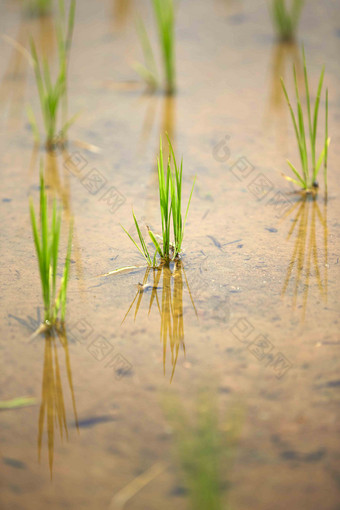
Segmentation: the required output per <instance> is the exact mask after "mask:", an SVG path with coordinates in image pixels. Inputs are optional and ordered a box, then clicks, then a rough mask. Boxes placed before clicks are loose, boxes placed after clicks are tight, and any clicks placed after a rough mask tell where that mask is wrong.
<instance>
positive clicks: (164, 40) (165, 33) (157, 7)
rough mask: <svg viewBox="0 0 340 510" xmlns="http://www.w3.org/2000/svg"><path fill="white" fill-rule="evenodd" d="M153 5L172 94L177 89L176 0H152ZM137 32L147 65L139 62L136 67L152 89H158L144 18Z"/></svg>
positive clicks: (165, 72) (167, 79) (165, 71)
mask: <svg viewBox="0 0 340 510" xmlns="http://www.w3.org/2000/svg"><path fill="white" fill-rule="evenodd" d="M152 6H153V11H154V14H155V18H156V23H157V29H158V37H159V43H160V47H161V54H162V62H163V67H164V76H165V83H166V91H167V93H168V94H172V93H173V92H174V91H175V82H176V77H175V30H174V29H175V6H174V0H152ZM137 32H138V35H139V38H140V41H141V46H142V49H143V54H144V60H145V65H143V64H141V63H137V64H136V65H135V69H136V71H137V72H138V73H139V74H140V75H141V77H142V78H143V79H144V80H145V82H146V83H147V85H148V86H149V87H150V88H151V89H156V88H157V87H158V83H159V79H158V73H157V66H156V61H155V57H154V52H153V50H152V46H151V43H150V39H149V36H148V33H147V31H146V29H145V26H144V24H143V22H142V20H138V23H137Z"/></svg>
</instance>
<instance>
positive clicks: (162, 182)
mask: <svg viewBox="0 0 340 510" xmlns="http://www.w3.org/2000/svg"><path fill="white" fill-rule="evenodd" d="M167 138H168V143H169V153H170V155H169V158H168V161H167V163H166V165H165V162H164V157H163V147H162V138H160V145H159V157H158V158H157V168H158V190H159V205H160V212H161V222H162V236H157V235H156V234H154V233H153V232H152V230H151V229H150V228H149V227H148V233H149V236H150V238H151V241H152V242H153V244H154V246H155V248H156V251H155V253H154V256H153V257H151V255H150V253H149V251H148V249H147V246H146V243H145V240H144V238H143V235H142V233H141V230H140V228H139V225H138V222H137V219H136V217H135V215H134V213H133V219H134V222H135V226H136V230H137V233H138V237H139V240H140V244H141V247H139V246H138V245H137V243H136V242H135V240H134V239H133V238H132V237H131V235H130V234H129V233H128V232H127V230H125V228H124V227H122V228H123V230H124V232H125V233H126V234H127V235H128V236H129V238H130V239H131V241H132V242H133V244H134V245H135V246H136V248H137V249H138V250H139V252H140V253H141V254H142V256H143V257H144V259H145V260H146V262H147V264H148V266H150V267H156V256H157V254H158V255H159V257H160V259H161V261H162V262H170V261H171V260H175V259H177V258H179V255H180V253H181V249H182V242H183V237H184V227H185V223H186V220H187V217H188V212H189V206H190V202H191V198H192V193H193V190H194V186H195V180H194V183H193V185H192V188H191V193H190V196H189V200H188V204H187V208H186V212H185V216H184V220H183V217H182V175H183V160H182V161H181V165H180V167H179V166H178V165H177V162H176V157H175V153H174V150H173V147H172V144H171V141H170V138H169V137H167ZM171 160H173V167H174V168H173V169H172V168H171ZM171 225H172V231H173V236H174V241H173V242H171V241H170V236H171Z"/></svg>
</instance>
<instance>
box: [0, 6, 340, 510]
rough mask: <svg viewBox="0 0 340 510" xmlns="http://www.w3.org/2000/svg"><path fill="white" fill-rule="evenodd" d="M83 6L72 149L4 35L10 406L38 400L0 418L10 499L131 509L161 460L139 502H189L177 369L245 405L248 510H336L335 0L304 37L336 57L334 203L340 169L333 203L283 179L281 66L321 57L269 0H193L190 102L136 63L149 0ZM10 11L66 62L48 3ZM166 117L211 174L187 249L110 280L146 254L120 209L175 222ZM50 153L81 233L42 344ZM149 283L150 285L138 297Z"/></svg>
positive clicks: (54, 179)
mask: <svg viewBox="0 0 340 510" xmlns="http://www.w3.org/2000/svg"><path fill="white" fill-rule="evenodd" d="M78 4H79V5H78V7H77V19H76V28H75V34H74V43H73V47H72V54H71V66H70V73H69V110H70V113H72V114H73V113H75V112H78V111H80V112H81V115H80V117H79V119H78V120H77V122H76V124H75V125H74V126H73V127H72V129H71V131H70V143H69V145H68V147H67V148H66V149H65V150H63V151H61V150H58V151H57V152H56V153H55V154H51V153H50V154H47V153H46V152H45V151H44V150H42V149H41V150H37V149H34V147H33V141H32V133H31V132H30V130H29V127H28V123H27V120H26V116H25V110H24V108H25V105H26V104H27V103H28V102H32V103H33V105H34V107H36V108H37V111H39V110H38V101H37V96H36V89H35V83H34V79H33V73H32V70H31V69H30V66H29V63H28V62H27V60H26V58H25V57H24V56H23V55H22V54H21V53H19V52H18V51H17V50H16V49H14V48H13V45H12V44H11V43H10V42H9V41H8V40H2V42H1V45H0V51H1V63H2V66H1V84H0V102H1V107H2V108H1V110H2V116H1V123H2V136H1V138H0V154H1V156H0V157H1V171H2V188H1V214H2V218H3V221H2V229H1V237H2V238H1V255H2V264H1V280H2V295H1V305H2V306H1V331H2V334H1V341H0V353H1V360H2V363H1V365H2V368H1V382H2V384H1V390H0V400H5V399H10V398H15V397H18V396H24V395H26V396H31V397H35V398H36V403H35V405H32V406H29V407H25V408H22V409H13V410H8V411H1V414H0V420H1V429H0V430H1V432H0V434H1V442H2V445H3V446H2V449H1V457H2V461H1V463H0V471H1V486H2V487H1V495H0V502H1V508H4V509H6V510H7V509H19V508H20V509H31V508H32V507H33V506H34V507H35V508H45V507H46V506H47V505H48V506H49V508H51V509H57V508H84V509H92V508H97V507H100V508H112V509H113V508H119V507H118V506H117V505H116V502H115V500H114V497H115V495H116V494H117V493H119V491H120V490H122V489H123V488H124V487H125V486H126V485H127V484H129V483H130V482H131V481H132V480H133V479H135V477H137V476H138V475H140V474H142V473H144V472H147V470H149V469H150V468H152V467H153V466H156V471H157V466H160V465H161V464H160V463H166V466H167V467H166V468H164V469H160V470H159V473H158V474H157V476H155V477H154V479H152V480H151V481H150V482H149V483H148V484H146V486H145V487H144V488H143V489H142V490H140V491H139V492H137V493H136V495H134V496H132V497H131V499H129V500H128V502H127V504H126V507H125V508H128V509H132V510H134V509H136V510H137V509H144V508H148V509H149V510H152V509H159V508H164V509H167V508H169V509H170V508H173V506H174V505H176V506H177V507H178V508H180V509H182V508H183V509H184V508H187V500H186V493H185V490H184V488H183V487H184V485H183V480H182V477H181V475H180V473H179V471H178V469H177V467H176V463H175V462H174V459H173V456H172V446H173V437H172V433H171V428H170V427H169V424H168V423H167V421H166V419H165V417H164V414H163V412H162V400H163V398H164V396H163V393H164V391H165V390H167V389H168V388H169V387H170V384H171V391H173V392H174V393H175V394H177V395H178V396H179V398H180V399H181V401H182V402H183V404H184V405H185V406H186V407H188V408H191V406H192V401H193V399H194V398H195V395H196V393H197V391H198V390H199V388H200V387H204V386H205V385H206V384H207V383H208V382H209V383H211V382H212V383H213V384H215V385H216V386H217V388H218V401H219V407H220V411H221V413H224V414H225V413H228V409H231V408H232V407H233V406H234V405H235V403H236V404H237V405H241V406H242V408H243V409H244V420H243V424H242V429H241V431H240V438H239V441H238V447H237V454H236V458H235V462H234V465H233V469H232V473H231V476H230V480H229V481H230V483H231V486H230V487H231V488H230V493H229V500H230V504H231V506H232V508H234V509H239V510H242V509H248V508H250V507H252V508H255V509H259V510H260V509H261V510H264V509H267V508H268V509H271V508H275V509H277V510H281V509H282V510H283V509H286V508H292V509H299V510H300V509H303V508H308V509H318V510H320V509H323V510H335V509H337V508H338V505H339V488H340V484H339V480H340V465H339V457H340V449H339V443H338V437H339V425H338V423H339V406H338V403H339V395H338V392H339V385H340V381H339V359H338V356H337V354H338V352H339V345H340V339H339V323H338V321H339V303H338V293H339V280H338V275H339V229H340V223H339V213H340V207H339V177H338V172H337V168H338V166H339V164H340V155H339V150H338V145H339V138H340V137H339V130H338V121H339V118H340V100H339V94H338V89H339V71H340V64H339V59H338V52H339V41H340V39H339V30H340V9H339V6H338V4H337V2H336V1H335V0H334V1H332V0H325V1H324V2H322V4H321V3H320V2H317V1H316V0H311V1H310V2H308V5H307V6H306V8H305V11H304V14H303V18H302V23H301V28H300V32H299V40H301V41H303V42H304V45H305V49H306V54H307V59H308V64H309V69H310V74H311V82H312V83H313V85H314V87H315V86H316V82H317V79H318V75H319V72H320V68H321V65H322V63H325V64H326V83H327V85H328V88H329V95H330V96H329V97H330V118H329V123H330V125H329V132H330V135H331V139H332V140H331V147H330V153H329V174H328V187H329V194H328V201H327V202H325V201H324V196H323V184H322V182H321V189H320V193H319V196H318V197H317V200H313V199H312V198H305V199H302V198H301V197H300V196H299V195H297V194H295V193H293V190H292V188H291V187H290V186H289V184H288V183H287V182H286V181H285V180H284V179H283V178H282V177H281V173H282V172H287V173H288V170H287V168H286V164H285V159H286V158H287V157H288V158H289V159H291V160H292V161H296V159H297V153H296V147H295V140H294V134H293V131H292V129H291V125H290V117H289V112H288V111H287V108H286V105H285V104H284V101H283V99H284V98H283V96H282V94H281V93H280V84H279V80H278V77H279V76H280V75H283V76H284V77H285V79H286V80H287V82H288V84H289V86H291V85H292V83H291V81H290V74H291V73H290V69H291V63H292V62H295V63H296V64H297V70H298V76H299V79H300V80H301V79H302V75H301V71H302V69H301V61H299V51H298V48H296V47H295V46H288V47H287V46H282V45H278V44H277V43H276V42H275V39H274V37H273V34H272V26H271V23H270V20H269V18H268V13H267V7H266V4H265V2H262V1H256V2H255V1H250V0H248V1H242V2H235V1H227V0H225V1H223V0H219V1H217V0H215V1H214V2H211V3H208V2H203V1H198V0H196V1H195V2H194V1H193V0H188V1H187V2H182V3H181V5H180V8H179V16H178V45H177V55H178V59H177V60H178V66H177V75H178V92H177V95H176V96H175V97H164V96H163V95H162V94H156V95H153V96H152V95H150V94H145V93H144V89H143V86H142V84H140V83H139V81H138V79H136V76H135V74H134V71H133V70H132V68H131V64H132V63H133V61H134V60H137V59H139V58H141V56H140V52H139V45H138V40H137V37H136V34H135V28H134V15H135V12H136V9H137V7H138V10H139V11H143V15H144V16H145V17H147V13H148V15H149V16H150V19H149V21H150V26H153V24H152V18H151V13H150V12H149V10H148V9H147V5H148V3H147V2H143V3H139V2H138V3H137V2H133V1H128V0H125V1H124V2H119V1H116V2H113V1H102V2H97V3H94V2H91V1H90V0H82V2H81V3H80V2H78ZM4 5H5V7H2V9H4V10H3V12H4V13H5V15H3V16H1V20H0V28H1V33H2V34H6V35H7V36H8V37H10V38H12V39H14V40H16V41H18V42H20V44H23V45H26V47H28V36H29V34H31V33H32V34H33V35H34V37H35V38H36V39H37V40H40V41H41V44H43V45H44V49H45V51H46V53H47V54H48V55H50V56H51V57H52V56H53V55H54V56H55V52H56V48H55V44H54V42H53V41H54V39H53V33H52V32H51V30H50V25H49V23H50V20H49V18H46V19H45V20H44V23H41V21H40V20H35V19H31V18H27V17H24V16H22V15H21V13H20V5H19V2H9V1H7V2H4ZM144 11H145V14H144ZM39 38H40V39H39ZM322 112H323V110H322ZM321 114H322V113H321ZM165 130H166V131H168V132H169V134H170V135H171V137H172V139H173V140H174V143H175V150H176V152H177V153H178V154H183V156H184V193H185V197H188V195H189V192H190V188H191V185H192V180H193V177H194V176H195V175H196V176H197V181H196V187H195V191H194V195H193V199H192V203H191V208H190V212H189V217H188V223H187V227H186V233H185V239H184V250H185V253H184V257H183V260H182V263H181V264H177V265H176V266H172V267H171V268H164V269H163V270H162V271H156V272H154V271H150V272H149V274H148V273H146V271H145V269H144V268H140V269H138V270H135V271H132V272H130V273H124V274H117V275H111V276H106V277H98V275H101V274H105V273H108V272H110V271H112V270H113V269H115V268H117V267H122V266H126V265H142V264H143V260H142V259H141V258H140V257H139V256H138V253H137V252H136V250H135V249H134V247H133V245H132V243H131V242H130V241H129V239H128V238H127V236H126V235H124V233H123V232H122V230H121V227H120V223H122V224H123V225H124V226H125V227H126V228H127V229H128V230H130V229H132V228H133V221H132V215H131V208H132V207H133V208H134V210H135V213H136V215H137V217H138V218H140V219H141V221H142V222H143V223H145V222H148V224H149V225H150V226H151V227H153V228H156V230H157V225H158V224H159V217H158V214H159V213H158V210H157V207H158V198H157V188H156V185H157V174H156V166H155V159H156V154H157V146H158V139H159V134H160V132H164V131H165ZM90 145H92V146H93V147H90ZM97 148H98V149H100V150H97ZM89 149H91V150H89ZM95 149H96V150H95ZM40 158H43V159H44V161H45V163H46V182H47V184H48V186H49V188H50V192H51V193H52V191H54V192H55V194H56V195H57V196H58V197H59V198H60V200H61V201H62V203H63V207H64V220H65V223H66V224H67V222H68V221H69V220H70V218H71V217H73V218H74V243H73V254H72V266H71V267H72V274H71V281H70V285H69V293H68V317H67V327H66V332H65V334H62V335H60V336H59V337H57V338H55V339H51V338H44V336H43V335H41V336H39V337H36V338H34V339H33V340H30V335H31V334H32V333H33V331H34V330H35V329H36V327H37V325H38V323H39V313H40V314H41V313H42V310H41V292H40V282H39V279H38V268H37V262H36V259H35V253H34V246H33V242H32V236H31V227H30V220H29V214H28V196H29V195H32V196H33V197H34V199H35V200H37V199H38V193H39V190H38V168H39V160H40ZM89 172H92V173H91V175H90V176H89V175H88V174H89ZM93 175H95V176H98V180H96V182H94V180H93V179H91V176H93ZM320 180H321V181H322V179H320ZM99 186H100V189H98V188H99ZM62 241H63V247H65V246H66V243H67V231H66V229H65V231H64V235H63V239H62ZM157 279H159V283H158V288H157V290H156V289H155V288H154V287H155V286H156V285H157ZM155 280H156V283H155ZM139 282H140V283H148V284H149V285H150V286H149V287H147V288H146V289H145V290H144V291H143V292H139V291H138V288H137V284H138V283H139ZM130 306H131V309H130V310H129V308H130ZM127 312H128V313H127ZM126 314H127V315H126ZM61 431H62V437H61ZM39 457H40V459H39Z"/></svg>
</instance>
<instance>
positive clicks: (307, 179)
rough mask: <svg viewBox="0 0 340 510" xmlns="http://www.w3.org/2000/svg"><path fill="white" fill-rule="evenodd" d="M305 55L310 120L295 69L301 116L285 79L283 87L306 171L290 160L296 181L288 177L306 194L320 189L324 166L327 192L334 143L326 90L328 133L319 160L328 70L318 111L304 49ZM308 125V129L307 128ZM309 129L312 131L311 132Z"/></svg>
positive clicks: (319, 86)
mask: <svg viewBox="0 0 340 510" xmlns="http://www.w3.org/2000/svg"><path fill="white" fill-rule="evenodd" d="M302 52H303V66H304V83H305V93H306V103H307V120H306V119H305V117H306V115H305V114H304V112H303V109H302V104H301V100H300V93H299V88H298V83H297V77H296V69H295V66H293V73H294V83H295V96H296V105H297V114H295V113H294V110H293V107H292V105H291V102H290V100H289V97H288V93H287V89H286V86H285V84H284V81H283V79H282V78H281V84H282V88H283V92H284V95H285V97H286V100H287V104H288V107H289V110H290V114H291V117H292V122H293V126H294V131H295V135H296V140H297V143H298V147H299V154H300V160H301V167H302V171H300V172H299V171H298V170H297V168H296V167H295V166H294V165H293V164H292V163H291V162H290V161H287V162H288V164H289V166H290V168H291V169H292V171H293V172H294V175H295V176H296V179H292V178H290V177H287V176H286V179H288V180H290V181H292V182H294V183H295V184H298V185H300V186H302V188H303V189H304V190H306V191H310V190H312V189H315V188H317V187H318V185H317V182H316V178H317V175H318V173H319V170H320V168H321V165H322V163H323V166H324V180H325V188H326V191H327V160H328V146H329V143H330V139H329V138H328V89H326V94H325V134H324V140H323V147H322V150H321V153H320V155H319V157H318V158H317V154H316V142H317V132H318V114H319V106H320V99H321V92H322V86H323V80H324V74H325V68H324V67H323V68H322V71H321V74H320V79H319V84H318V89H317V94H316V99H315V103H314V108H313V105H312V101H311V95H310V92H309V80H308V72H307V66H306V57H305V52H304V49H302ZM306 124H308V128H307V127H306ZM307 129H308V132H307ZM308 135H309V143H310V160H311V162H310V160H309V157H308V156H309V154H308V148H307V145H308Z"/></svg>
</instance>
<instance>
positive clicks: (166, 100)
mask: <svg viewBox="0 0 340 510" xmlns="http://www.w3.org/2000/svg"><path fill="white" fill-rule="evenodd" d="M145 98H147V100H148V106H147V109H146V113H145V118H144V123H143V126H142V129H141V140H140V150H144V149H145V146H146V142H147V141H148V139H149V138H150V134H151V131H152V129H153V127H154V124H155V117H156V109H157V106H158V104H159V99H161V103H162V114H161V119H160V128H159V129H158V130H157V132H158V133H162V134H163V133H168V135H169V138H170V140H174V138H175V111H176V97H175V96H174V95H162V96H161V97H160V96H158V95H155V94H145V95H144V96H143V97H142V100H144V99H145ZM157 146H158V140H157ZM165 149H166V146H165V147H164V150H165Z"/></svg>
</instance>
